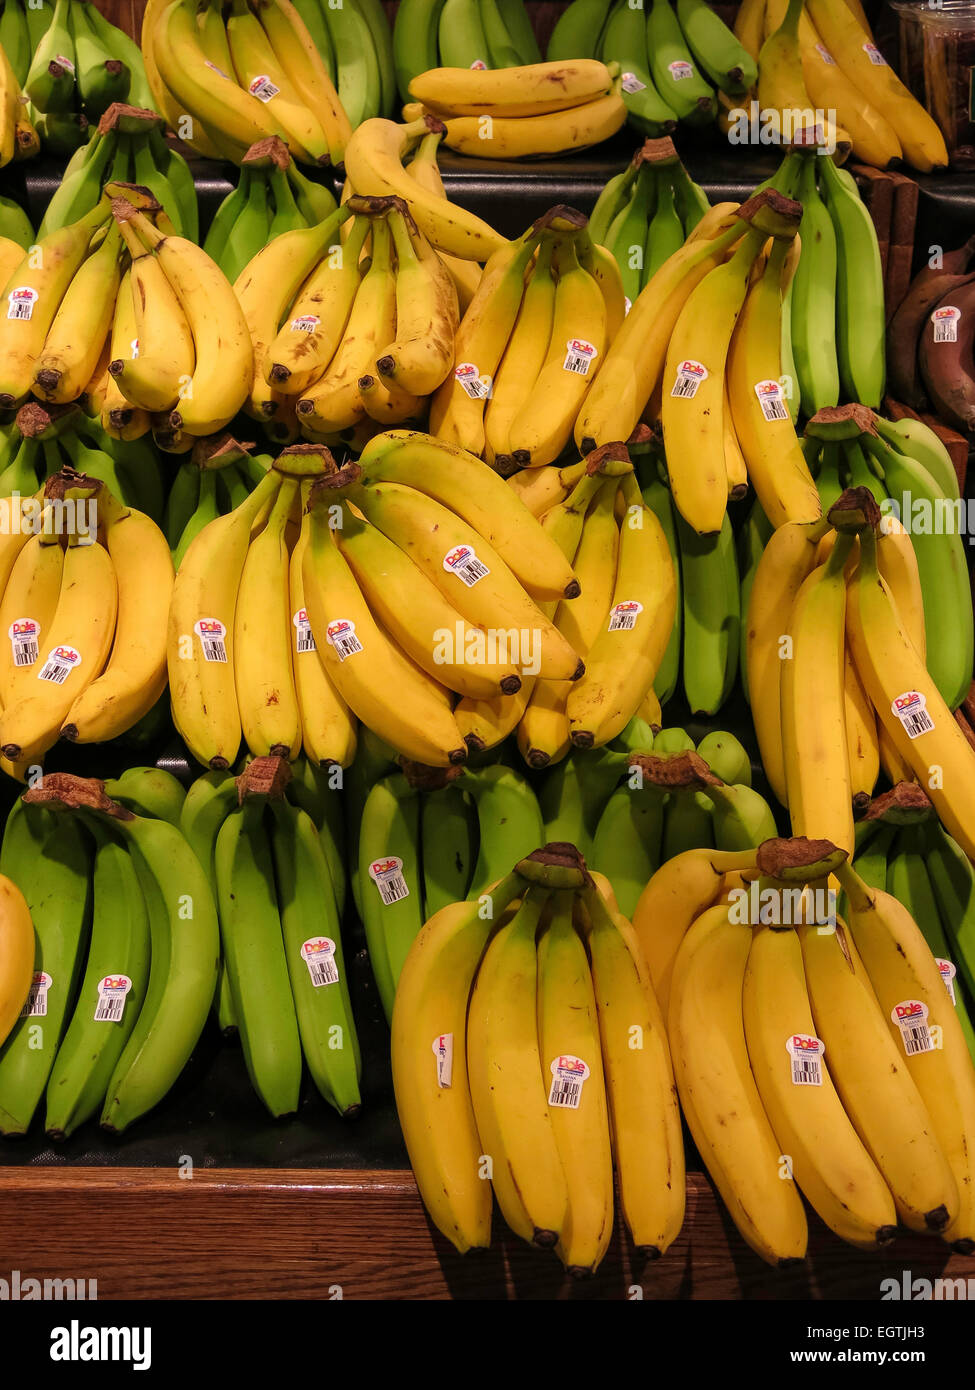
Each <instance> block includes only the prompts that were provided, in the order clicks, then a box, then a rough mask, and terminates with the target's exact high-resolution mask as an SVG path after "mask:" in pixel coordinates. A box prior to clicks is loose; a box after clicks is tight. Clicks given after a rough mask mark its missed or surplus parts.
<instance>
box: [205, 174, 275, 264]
mask: <svg viewBox="0 0 975 1390" xmlns="http://www.w3.org/2000/svg"><path fill="white" fill-rule="evenodd" d="M240 177H241V182H243V179H244V171H243V170H242V171H241V176H240ZM267 194H268V181H267V174H266V171H265V170H263V169H254V170H252V171H251V176H250V179H249V180H248V184H247V200H246V202H245V203H244V206H243V208H242V209H241V210H240V212H239V213H238V215H237V218H236V220H235V221H234V224H233V226H232V227H231V228H230V230H229V232H228V233H227V240H226V243H225V245H224V248H223V251H222V253H221V256H220V259H219V260H218V262H217V264H218V265H219V266H220V269H221V270H222V271H223V273H224V275H226V277H227V279H228V280H229V281H230V283H231V284H233V283H234V281H235V280H236V279H237V277H238V275H239V274H240V272H241V271H242V270H243V269H244V267H245V266H246V265H248V264H249V263H250V262H251V261H252V260H253V259H254V257H255V256H256V255H257V253H258V251H261V250H263V248H264V247H265V246H266V245H267V241H268V230H269V228H270V225H271V210H270V207H269V206H268V196H267Z"/></svg>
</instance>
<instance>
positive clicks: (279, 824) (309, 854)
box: [271, 798, 362, 1116]
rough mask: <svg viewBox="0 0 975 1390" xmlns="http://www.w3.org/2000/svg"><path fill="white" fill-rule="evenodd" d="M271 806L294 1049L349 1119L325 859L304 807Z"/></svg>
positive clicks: (342, 969)
mask: <svg viewBox="0 0 975 1390" xmlns="http://www.w3.org/2000/svg"><path fill="white" fill-rule="evenodd" d="M271 810H272V812H273V823H272V831H271V850H272V853H273V857H274V872H275V880H276V884H277V893H278V905H279V909H280V913H281V930H282V935H283V938H284V946H285V952H286V955H287V961H288V970H289V972H290V975H291V990H292V994H293V996H294V1003H295V1013H296V1015H297V1019H298V1031H299V1034H300V1037H301V1047H302V1052H303V1053H304V1057H305V1061H306V1062H307V1063H308V1070H309V1071H310V1072H311V1075H312V1079H313V1081H314V1082H315V1085H316V1086H317V1087H318V1089H319V1091H320V1092H321V1094H322V1096H323V1097H324V1098H325V1100H327V1101H328V1103H329V1104H330V1105H333V1106H334V1107H335V1109H336V1110H337V1111H338V1112H339V1114H340V1115H344V1116H353V1115H356V1114H357V1113H358V1111H359V1107H360V1104H361V1100H360V1094H359V1079H360V1075H361V1069H362V1068H361V1058H360V1054H359V1040H358V1036H357V1034H356V1027H355V1020H354V1019H353V1016H352V1003H351V1000H350V998H349V981H348V974H347V970H346V963H345V958H344V956H343V953H342V938H341V932H340V920H339V915H338V911H337V906H336V899H335V893H334V890H333V888H332V879H331V874H330V872H329V867H328V861H327V859H326V857H325V852H324V850H323V849H322V845H321V842H320V840H319V837H318V831H317V830H316V829H315V823H314V821H313V820H312V819H311V817H310V816H309V815H307V814H306V812H304V811H302V810H299V809H298V808H296V807H293V806H290V805H289V804H288V803H287V801H285V800H284V799H283V798H278V799H274V800H272V802H271ZM323 906H324V907H325V921H324V924H322V921H321V914H322V909H323ZM322 925H324V932H323V931H322V930H321V927H322Z"/></svg>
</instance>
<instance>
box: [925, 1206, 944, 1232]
mask: <svg viewBox="0 0 975 1390" xmlns="http://www.w3.org/2000/svg"><path fill="white" fill-rule="evenodd" d="M924 1224H925V1226H927V1228H928V1230H929V1231H943V1230H944V1228H945V1227H946V1226H947V1224H948V1208H947V1207H946V1206H945V1205H944V1203H943V1202H942V1204H941V1206H940V1207H935V1208H934V1209H933V1210H932V1211H926V1212H925V1213H924Z"/></svg>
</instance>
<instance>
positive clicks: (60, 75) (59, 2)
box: [24, 0, 75, 113]
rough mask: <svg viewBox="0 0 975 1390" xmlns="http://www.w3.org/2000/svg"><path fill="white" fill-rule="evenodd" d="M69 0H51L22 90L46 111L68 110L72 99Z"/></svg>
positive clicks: (72, 49)
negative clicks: (44, 27) (47, 18)
mask: <svg viewBox="0 0 975 1390" xmlns="http://www.w3.org/2000/svg"><path fill="white" fill-rule="evenodd" d="M70 9H71V6H70V3H69V0H55V4H54V6H53V13H52V14H51V18H50V22H49V23H48V26H47V29H46V30H45V31H44V33H43V35H42V37H41V39H40V41H39V42H38V43H37V45H36V47H35V48H34V55H33V57H32V59H31V64H30V69H29V71H28V73H27V78H26V80H25V82H24V92H25V94H26V95H27V96H28V97H29V98H30V101H31V102H32V104H33V105H34V106H35V107H36V108H37V109H38V110H39V111H43V112H46V113H62V112H67V111H69V110H70V109H71V107H72V105H73V102H74V98H75V47H74V39H73V38H72V36H71V15H70Z"/></svg>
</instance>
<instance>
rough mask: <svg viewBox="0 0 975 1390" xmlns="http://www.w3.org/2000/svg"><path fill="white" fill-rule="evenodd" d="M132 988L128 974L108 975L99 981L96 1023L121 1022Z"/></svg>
mask: <svg viewBox="0 0 975 1390" xmlns="http://www.w3.org/2000/svg"><path fill="white" fill-rule="evenodd" d="M131 988H132V981H131V980H130V979H129V977H128V975H106V976H105V977H104V978H103V979H101V980H99V982H98V1003H97V1005H96V1006H95V1022H96V1023H121V1022H122V1015H123V1014H124V1013H125V996H126V995H127V994H128V992H129V990H130V989H131Z"/></svg>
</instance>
